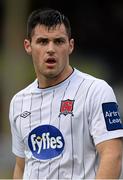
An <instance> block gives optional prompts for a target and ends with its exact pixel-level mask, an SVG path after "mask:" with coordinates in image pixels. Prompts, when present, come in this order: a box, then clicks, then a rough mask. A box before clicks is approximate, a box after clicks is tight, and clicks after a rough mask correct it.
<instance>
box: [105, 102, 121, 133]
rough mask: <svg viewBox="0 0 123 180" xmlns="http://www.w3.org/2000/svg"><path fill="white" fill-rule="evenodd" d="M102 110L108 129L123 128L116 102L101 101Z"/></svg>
mask: <svg viewBox="0 0 123 180" xmlns="http://www.w3.org/2000/svg"><path fill="white" fill-rule="evenodd" d="M102 110H103V115H104V119H105V122H106V127H107V130H108V131H113V130H117V129H123V124H122V121H121V119H120V113H119V110H118V105H117V103H115V102H108V103H103V104H102Z"/></svg>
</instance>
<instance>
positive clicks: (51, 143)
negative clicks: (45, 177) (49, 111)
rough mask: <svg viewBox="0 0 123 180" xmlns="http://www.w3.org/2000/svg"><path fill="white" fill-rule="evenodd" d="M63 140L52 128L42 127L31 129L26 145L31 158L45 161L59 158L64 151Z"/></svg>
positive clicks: (57, 130) (55, 129)
mask: <svg viewBox="0 0 123 180" xmlns="http://www.w3.org/2000/svg"><path fill="white" fill-rule="evenodd" d="M64 144H65V142H64V138H63V136H62V134H61V132H60V131H59V129H57V128H56V127H54V126H51V125H42V126H38V127H36V128H35V129H33V130H32V131H31V132H30V134H29V137H28V145H29V148H30V150H31V152H32V154H33V156H34V157H35V158H37V159H40V160H47V159H50V158H54V157H57V156H59V155H60V154H61V153H62V151H63V149H64Z"/></svg>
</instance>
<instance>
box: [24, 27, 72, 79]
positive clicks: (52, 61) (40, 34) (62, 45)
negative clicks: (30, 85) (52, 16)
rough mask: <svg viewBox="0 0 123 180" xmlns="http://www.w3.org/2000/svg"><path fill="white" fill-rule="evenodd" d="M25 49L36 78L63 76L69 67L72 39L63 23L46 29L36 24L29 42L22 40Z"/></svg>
mask: <svg viewBox="0 0 123 180" xmlns="http://www.w3.org/2000/svg"><path fill="white" fill-rule="evenodd" d="M24 45H25V49H26V51H27V52H28V53H29V54H31V55H32V59H33V63H34V67H35V71H36V75H37V77H38V79H40V78H44V79H51V78H57V77H58V78H59V77H61V76H62V77H63V76H64V74H65V73H66V72H67V71H68V69H69V55H70V54H71V53H72V51H73V47H74V40H73V39H71V40H69V39H68V35H67V33H66V29H65V27H64V25H63V24H61V25H57V26H56V27H55V28H51V29H48V28H47V27H46V26H44V25H37V26H36V27H35V29H34V32H33V34H32V39H31V42H30V41H29V40H27V39H26V40H25V41H24Z"/></svg>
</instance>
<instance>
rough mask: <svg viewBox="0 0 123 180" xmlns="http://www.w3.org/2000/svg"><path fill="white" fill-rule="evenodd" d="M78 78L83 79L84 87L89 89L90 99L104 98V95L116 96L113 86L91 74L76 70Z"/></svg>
mask: <svg viewBox="0 0 123 180" xmlns="http://www.w3.org/2000/svg"><path fill="white" fill-rule="evenodd" d="M75 71H76V75H77V77H78V78H80V79H83V82H84V86H85V87H88V95H90V97H92V96H94V97H96V96H98V97H99V95H100V96H103V95H104V94H106V95H107V96H108V95H112V96H114V91H113V88H112V86H111V85H110V84H109V83H108V82H106V81H105V80H104V79H101V78H97V77H94V76H92V75H90V74H87V73H84V72H81V71H79V70H75Z"/></svg>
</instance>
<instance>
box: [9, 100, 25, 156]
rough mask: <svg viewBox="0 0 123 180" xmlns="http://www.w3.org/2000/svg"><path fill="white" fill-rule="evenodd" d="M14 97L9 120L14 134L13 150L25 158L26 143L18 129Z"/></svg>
mask: <svg viewBox="0 0 123 180" xmlns="http://www.w3.org/2000/svg"><path fill="white" fill-rule="evenodd" d="M14 99H15V98H13V99H12V101H11V103H10V108H9V120H10V127H11V134H12V152H13V153H14V154H15V155H16V156H19V157H22V158H24V157H25V155H24V143H23V139H22V137H21V134H20V132H19V131H18V129H17V122H16V120H17V118H16V117H15V115H14V111H15V108H14Z"/></svg>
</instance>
